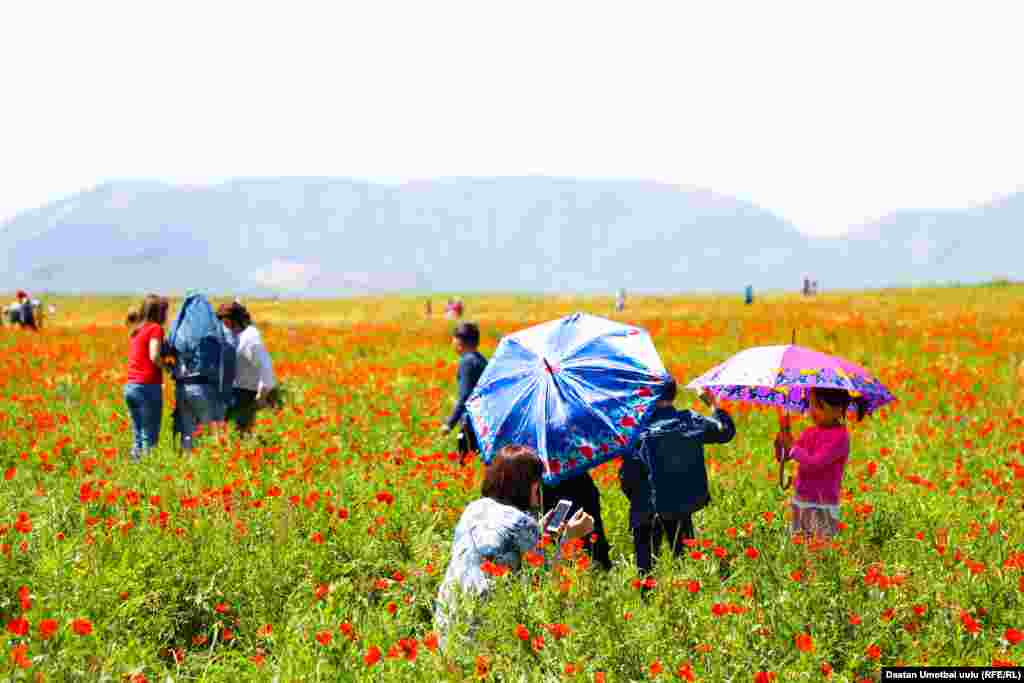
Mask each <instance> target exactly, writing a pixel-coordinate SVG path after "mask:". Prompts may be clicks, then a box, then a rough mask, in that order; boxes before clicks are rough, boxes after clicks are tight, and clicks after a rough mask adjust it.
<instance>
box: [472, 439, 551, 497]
mask: <svg viewBox="0 0 1024 683" xmlns="http://www.w3.org/2000/svg"><path fill="white" fill-rule="evenodd" d="M543 475H544V463H542V462H541V460H540V456H538V455H537V452H536V451H534V450H533V449H532V448H530V447H528V446H505V447H504V448H502V449H501V450H500V451H498V453H497V454H496V455H495V456H494V460H492V461H491V464H490V465H488V466H487V470H486V471H485V472H484V485H483V488H482V490H481V493H482V494H483V495H484V497H486V498H493V499H494V500H496V501H497V502H499V503H504V504H505V505H511V506H512V507H515V508H519V509H520V510H523V511H524V512H525V511H527V510H529V509H530V493H531V491H532V489H533V485H534V484H536V483H537V482H539V481H540V480H541V477H542V476H543Z"/></svg>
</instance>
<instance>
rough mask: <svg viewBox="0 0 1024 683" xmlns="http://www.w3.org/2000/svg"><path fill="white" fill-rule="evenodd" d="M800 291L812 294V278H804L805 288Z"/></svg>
mask: <svg viewBox="0 0 1024 683" xmlns="http://www.w3.org/2000/svg"><path fill="white" fill-rule="evenodd" d="M800 293H801V294H803V295H804V296H810V295H811V279H810V278H808V277H805V278H804V287H803V289H802V290H801V292H800Z"/></svg>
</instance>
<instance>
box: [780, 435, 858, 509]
mask: <svg viewBox="0 0 1024 683" xmlns="http://www.w3.org/2000/svg"><path fill="white" fill-rule="evenodd" d="M789 455H790V457H791V458H793V460H796V461H797V462H798V463H800V467H799V469H798V470H797V473H796V497H797V499H798V500H801V501H804V502H806V503H821V504H824V505H838V504H839V494H840V488H841V486H842V483H843V470H844V469H846V461H847V460H849V459H850V433H849V432H848V431H846V427H845V426H844V425H839V426H837V427H808V428H807V429H805V430H804V432H803V433H802V434H801V435H800V438H799V439H797V440H796V443H795V444H793V449H792V450H791V451H790V452H789Z"/></svg>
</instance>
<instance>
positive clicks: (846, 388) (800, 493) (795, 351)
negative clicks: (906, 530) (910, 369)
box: [687, 333, 896, 537]
mask: <svg viewBox="0 0 1024 683" xmlns="http://www.w3.org/2000/svg"><path fill="white" fill-rule="evenodd" d="M794 336H795V333H794ZM687 386H688V387H690V388H692V389H698V390H701V389H707V390H709V391H711V392H712V393H714V394H715V396H716V397H717V398H718V399H719V400H721V399H728V400H731V401H743V402H748V403H757V404H760V405H767V406H774V407H776V408H777V409H778V410H779V426H780V430H779V433H778V434H777V435H776V437H775V457H776V460H777V461H778V462H779V485H780V486H781V487H782V488H783V489H786V488H788V487H789V482H788V481H787V480H786V479H785V464H786V462H787V461H789V460H796V461H797V462H799V463H800V468H799V471H798V473H797V490H796V495H794V496H793V499H792V501H791V504H792V508H793V525H792V531H793V533H794V534H797V535H799V534H806V533H809V534H813V535H815V536H819V537H831V536H832V535H834V534H835V533H836V532H837V531H838V529H839V492H840V490H841V486H842V480H843V471H844V469H845V466H846V461H847V459H848V458H849V453H850V435H849V433H848V432H847V430H846V423H845V420H846V415H847V414H848V413H849V412H850V411H853V412H854V414H855V416H856V418H857V419H858V420H860V419H862V418H863V417H864V415H866V414H870V413H872V412H874V411H875V410H878V409H879V408H881V407H882V406H884V405H887V404H889V403H891V402H892V401H894V400H896V399H895V397H894V396H893V395H892V394H891V393H890V392H889V390H888V389H887V388H886V387H885V386H884V385H883V384H882V383H881V382H879V381H878V380H877V379H875V378H874V377H872V376H871V375H870V374H869V373H868V372H867V370H865V369H864V368H862V367H861V366H859V365H857V364H856V363H851V362H850V361H848V360H845V359H843V358H839V357H837V356H829V355H826V354H824V353H821V352H819V351H814V350H813V349H808V348H804V347H802V346H797V345H795V344H790V345H786V346H761V347H756V348H752V349H746V350H744V351H741V352H740V353H738V354H736V355H735V356H733V357H732V358H730V359H728V360H727V361H725V362H724V363H722V364H720V365H718V366H716V367H714V368H712V369H711V370H709V371H707V372H706V373H704V374H703V375H701V376H700V377H698V378H697V379H695V380H693V381H692V382H690V384H689V385H687ZM785 411H792V412H801V413H809V415H810V418H811V421H812V422H813V423H814V425H813V426H812V427H811V428H809V429H807V430H806V431H804V433H803V434H801V435H800V438H799V439H797V440H796V441H794V440H793V437H792V435H791V434H790V431H789V417H788V416H787V415H786V414H785Z"/></svg>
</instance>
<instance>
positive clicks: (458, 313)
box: [453, 297, 466, 319]
mask: <svg viewBox="0 0 1024 683" xmlns="http://www.w3.org/2000/svg"><path fill="white" fill-rule="evenodd" d="M453 310H454V311H455V317H456V319H459V318H462V316H463V314H465V312H466V307H465V305H464V304H463V303H462V299H460V298H458V297H455V303H454V305H453Z"/></svg>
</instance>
